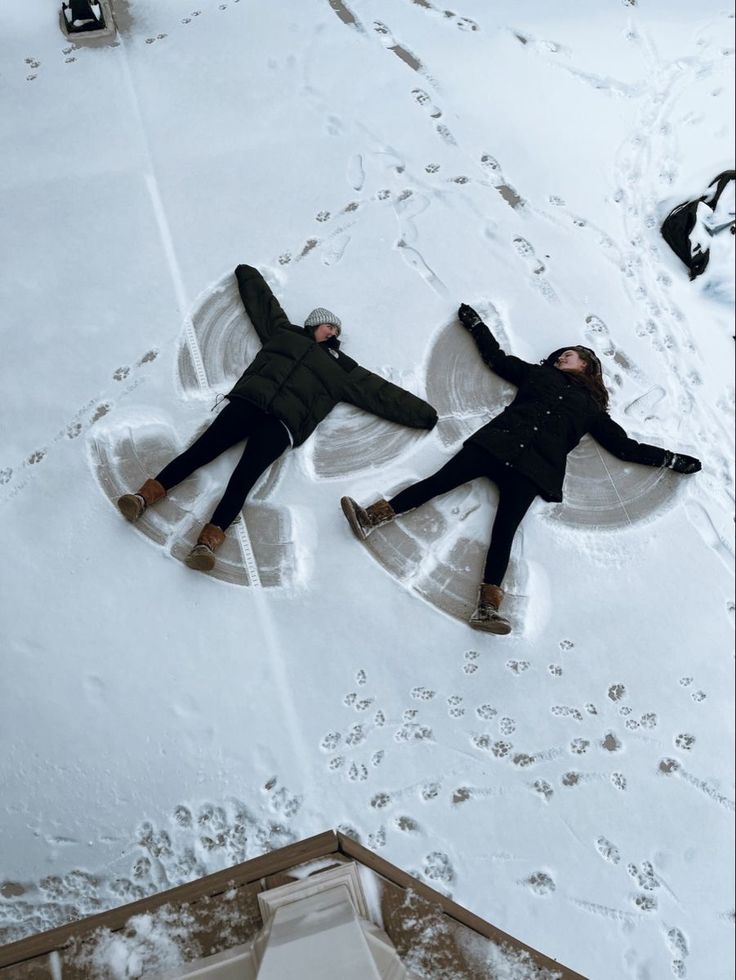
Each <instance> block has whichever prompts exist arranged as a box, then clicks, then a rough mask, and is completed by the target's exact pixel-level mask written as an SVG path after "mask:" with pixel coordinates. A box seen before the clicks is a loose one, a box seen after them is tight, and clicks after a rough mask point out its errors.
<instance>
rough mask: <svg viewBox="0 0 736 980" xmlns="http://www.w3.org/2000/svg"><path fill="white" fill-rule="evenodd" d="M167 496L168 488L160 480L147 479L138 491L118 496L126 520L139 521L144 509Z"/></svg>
mask: <svg viewBox="0 0 736 980" xmlns="http://www.w3.org/2000/svg"><path fill="white" fill-rule="evenodd" d="M165 496H166V490H165V488H164V485H163V484H162V483H159V482H158V480H146V482H145V483H144V484H143V486H142V487H141V488H140V490H138V491H137V492H136V493H126V494H124V495H123V496H122V497H119V498H118V508H119V510H120V512H121V514H122V515H123V517H124V518H125V519H126V521H137V520H138V518H139V517H140V516H141V514H142V513H143V511H144V510H145V509H146V508H147V507H150V506H151V505H152V504H156V503H158V501H159V500H163V498H164V497H165Z"/></svg>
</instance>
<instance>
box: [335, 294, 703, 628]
mask: <svg viewBox="0 0 736 980" xmlns="http://www.w3.org/2000/svg"><path fill="white" fill-rule="evenodd" d="M458 315H459V318H460V322H461V323H462V325H463V326H464V327H465V329H466V330H467V331H468V332H469V333H470V335H471V336H472V338H473V340H474V341H475V343H476V345H477V347H478V350H479V352H480V355H481V357H482V358H483V360H484V362H485V363H486V364H487V365H488V367H489V368H491V370H493V371H495V372H496V373H497V374H498V375H500V376H501V377H502V378H505V379H506V380H507V381H510V382H511V383H512V384H514V385H516V386H517V388H518V392H517V394H516V397H515V398H514V400H513V402H512V403H511V404H510V405H508V406H507V407H506V408H505V409H504V410H503V412H501V414H500V415H497V416H496V417H495V418H494V419H492V420H491V421H490V422H488V423H487V424H486V425H484V426H483V427H482V428H480V429H479V430H478V431H477V432H475V433H473V435H471V436H470V438H468V439H466V440H465V442H464V444H463V447H462V449H461V450H460V451H459V452H458V453H457V454H456V455H455V456H453V457H452V459H450V460H449V461H448V462H447V463H445V465H444V466H442V467H441V468H440V469H439V470H438V471H437V472H436V473H434V474H433V475H432V476H430V477H428V478H427V479H425V480H420V481H419V482H418V483H415V484H413V485H412V486H410V487H407V488H406V489H405V490H402V491H401V493H399V494H397V495H396V496H395V497H393V498H392V499H391V500H378V501H376V502H375V503H373V504H371V505H370V506H369V507H366V508H363V507H360V506H359V505H358V504H357V503H356V502H355V501H354V500H353V499H352V498H350V497H343V498H342V501H341V505H342V509H343V511H344V513H345V516H346V517H347V519H348V522H349V524H350V527H351V529H352V530H353V532H354V534H355V535H356V537H358V538H359V539H360V540H365V539H366V537H367V536H368V535H369V534H370V533H371V531H373V530H375V528H377V527H381V526H382V525H384V524H386V523H388V522H389V521H392V520H393V519H394V518H395V517H397V516H398V515H400V514H405V513H406V512H407V511H410V510H413V509H414V508H415V507H421V505H422V504H424V503H426V502H427V501H428V500H431V499H432V498H433V497H436V496H438V495H439V494H443V493H448V492H449V491H450V490H454V489H455V487H458V486H460V485H461V484H463V483H467V482H468V481H470V480H474V479H476V478H477V477H486V478H487V479H489V480H492V481H494V482H495V483H496V484H497V486H498V491H499V502H498V509H497V511H496V516H495V519H494V522H493V530H492V532H491V543H490V547H489V549H488V554H487V556H486V562H485V568H484V572H483V581H482V582H481V584H480V587H479V589H478V598H477V602H476V608H475V610H474V611H473V613H472V615H471V617H470V625H471V626H472V627H473V628H474V629H480V630H485V631H486V632H489V633H502V634H505V633H509V632H510V631H511V624H510V623H509V621H508V619H506V618H505V617H504V616H502V615H501V613H500V612H499V607H500V605H501V600H502V599H503V590H502V588H501V584H502V582H503V578H504V575H505V574H506V569H507V567H508V563H509V556H510V554H511V544H512V541H513V539H514V535H515V533H516V530H517V528H518V527H519V525H520V523H521V521H522V519H523V517H524V515H525V514H526V512H527V510H528V509H529V507H530V505H531V503H532V501H533V500H534V499H535V497H537V496H541V497H542V498H543V499H544V500H548V501H553V502H557V501H561V500H562V484H563V480H564V477H565V467H566V462H567V456H568V453H570V451H571V450H572V449H574V448H575V446H577V444H578V443H579V442H580V439H581V438H582V437H583V436H584V435H585V433H586V432H589V433H590V434H591V435H592V436H593V437H594V438H595V439H596V440H597V441H598V442H599V443H600V444H601V445H602V446H603V447H604V448H605V449H607V450H608V451H609V452H611V453H613V455H614V456H618V457H619V458H620V459H623V460H626V461H628V462H632V463H642V464H643V465H645V466H667V467H669V468H670V469H673V470H676V471H677V472H679V473H695V472H697V471H698V470H699V469H700V461H699V460H697V459H695V458H694V457H693V456H685V455H684V454H682V453H675V452H671V451H669V450H666V449H661V448H659V447H658V446H650V445H647V444H646V443H640V442H636V441H635V440H634V439H630V438H629V437H628V436H627V434H626V432H624V430H623V429H622V428H621V426H620V425H618V424H617V423H616V422H614V421H613V419H612V418H611V417H610V415H609V414H608V392H607V390H606V387H605V385H604V383H603V377H602V371H601V364H600V361H599V360H598V357H597V355H596V354H595V352H594V351H592V350H591V349H590V348H588V347H578V346H571V347H561V348H559V349H558V350H556V351H554V352H553V353H552V354H550V355H549V356H548V357H547V358H545V359H544V360H543V361H542V362H541V364H529V363H528V362H526V361H522V360H521V359H520V358H518V357H514V356H513V355H509V354H506V353H504V351H502V350H501V348H500V346H499V344H498V341H497V340H496V338H495V337H494V336H493V334H492V333H491V331H490V330H489V329H488V327H487V326H486V325H485V323H483V321H482V320H481V319H480V317H479V316H478V314H477V313H476V312H475V310H474V309H472V307H470V306H467V305H466V304H463V305H462V306H461V307H460V309H459V311H458Z"/></svg>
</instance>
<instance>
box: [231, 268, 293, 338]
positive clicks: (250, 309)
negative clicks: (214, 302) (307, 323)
mask: <svg viewBox="0 0 736 980" xmlns="http://www.w3.org/2000/svg"><path fill="white" fill-rule="evenodd" d="M235 278H236V279H237V281H238V290H239V291H240V298H241V299H242V301H243V306H244V307H245V312H246V313H247V314H248V316H249V317H250V320H251V323H252V324H253V326H254V327H255V328H256V333H257V334H258V336H259V337H260V338H261V340H262V341H263V343H265V342H266V341H267V340H268V339H269V337H272V336H273V334H274V333H275V332H276V331H277V330H279V329H280V328H281V327H285V326H287V325H288V323H289V318H288V317H287V315H286V314H285V313H284V311H283V310H282V309H281V306H280V305H279V301H278V300H277V299H276V297H275V296H274V294H273V293H272V292H271V287H270V286H269V285H268V283H267V282H266V280H265V279H264V278H263V276H262V275H261V274H260V272H259V271H258V269H254V268H253V266H251V265H239V266H238V267H237V268H236V269H235Z"/></svg>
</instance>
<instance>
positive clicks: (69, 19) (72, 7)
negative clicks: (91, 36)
mask: <svg viewBox="0 0 736 980" xmlns="http://www.w3.org/2000/svg"><path fill="white" fill-rule="evenodd" d="M61 12H62V14H63V15H64V21H65V22H66V29H67V33H69V34H85V33H89V32H90V31H104V30H105V28H106V27H107V24H106V22H105V15H104V13H103V10H102V5H101V4H100V3H99V2H98V0H63V2H62V4H61Z"/></svg>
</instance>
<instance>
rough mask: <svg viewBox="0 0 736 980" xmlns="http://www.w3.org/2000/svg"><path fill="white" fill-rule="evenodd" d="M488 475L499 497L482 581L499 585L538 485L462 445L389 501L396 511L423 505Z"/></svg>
mask: <svg viewBox="0 0 736 980" xmlns="http://www.w3.org/2000/svg"><path fill="white" fill-rule="evenodd" d="M479 476H485V477H487V478H488V479H489V480H493V481H494V483H496V484H497V486H498V492H499V499H498V509H497V510H496V517H495V520H494V522H493V530H492V532H491V545H490V547H489V549H488V555H487V556H486V565H485V569H484V572H483V581H484V582H486V583H488V585H500V584H501V582H502V580H503V577H504V575H505V574H506V569H507V568H508V565H509V556H510V555H511V542H512V541H513V540H514V534H516V529H517V528H518V526H519V524H521V521H522V518H523V517H524V514H526V512H527V511H528V510H529V507H530V505H531V503H532V501H533V500H534V498H535V497H536V496H537V493H538V491H537V488H536V486H535V485H534V484H533V483H532V482H531V480H528V479H527V478H526V477H525V476H522V475H521V473H517V472H516V471H515V470H514V469H513V468H512V467H511V466H506V464H505V463H503V462H501V460H498V459H496V458H495V457H494V456H491V455H490V454H489V453H486V452H484V451H483V450H482V449H478V448H477V447H475V446H472V445H471V446H463V448H462V449H461V450H460V452H459V453H458V454H457V455H456V456H453V457H452V459H450V460H448V461H447V462H446V463H445V465H444V466H442V467H440V469H438V470H437V472H436V473H434V474H432V476H430V477H427V479H426V480H420V481H419V483H414V484H413V485H412V486H410V487H407V488H406V490H402V491H401V493H398V494H397V495H396V496H395V497H394V498H393V500H390V501H389V503H390V504H391V506H392V507H393V509H394V511H395V512H396V513H397V514H403V513H405V512H406V511H407V510H412V509H413V508H414V507H420V506H421V505H422V504H425V503H426V502H427V501H428V500H431V499H432V497H436V496H438V495H439V494H441V493H447V492H448V491H449V490H454V489H455V487H459V486H461V485H462V484H463V483H468V482H469V481H470V480H474V479H476V477H479Z"/></svg>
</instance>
